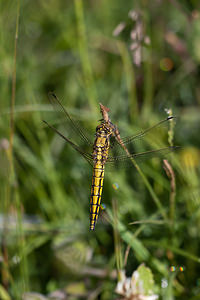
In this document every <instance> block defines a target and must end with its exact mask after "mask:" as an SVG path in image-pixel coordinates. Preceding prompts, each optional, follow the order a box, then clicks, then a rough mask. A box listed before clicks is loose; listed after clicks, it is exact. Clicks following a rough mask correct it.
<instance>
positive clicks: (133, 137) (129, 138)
mask: <svg viewBox="0 0 200 300" xmlns="http://www.w3.org/2000/svg"><path fill="white" fill-rule="evenodd" d="M175 118H176V117H174V116H170V117H167V118H166V119H164V120H161V121H160V122H158V123H156V124H154V125H153V126H151V127H149V128H147V129H145V130H143V131H141V132H139V133H137V134H135V135H130V136H127V137H124V138H123V137H122V138H121V141H122V142H123V144H124V145H126V144H129V143H131V142H135V141H136V140H138V139H141V138H143V137H144V136H146V135H147V134H148V133H152V134H154V132H155V130H156V129H158V128H159V127H161V126H163V125H166V124H168V123H169V121H170V120H172V119H175ZM116 146H119V142H118V141H117V140H116V139H114V138H113V139H112V141H111V148H114V147H116Z"/></svg>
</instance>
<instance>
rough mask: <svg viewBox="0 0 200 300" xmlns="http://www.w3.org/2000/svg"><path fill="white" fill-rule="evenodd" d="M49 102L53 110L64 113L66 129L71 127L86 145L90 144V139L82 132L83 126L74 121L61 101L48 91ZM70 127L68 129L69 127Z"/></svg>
mask: <svg viewBox="0 0 200 300" xmlns="http://www.w3.org/2000/svg"><path fill="white" fill-rule="evenodd" d="M48 97H49V100H50V103H51V104H52V106H53V108H54V110H55V111H56V112H60V113H61V114H63V115H64V117H65V119H66V121H67V122H68V124H69V126H68V128H66V130H68V131H69V130H70V129H72V130H73V132H74V133H75V134H76V135H78V136H79V137H80V138H81V139H82V141H83V142H85V143H86V144H87V145H92V142H91V140H90V139H89V138H88V136H87V134H86V133H85V132H84V130H83V128H81V126H80V125H79V124H78V122H76V121H74V120H73V119H72V117H71V116H70V115H69V113H68V112H67V110H66V108H65V107H64V106H63V105H62V103H61V101H60V100H59V99H58V97H57V96H56V95H55V94H54V93H53V92H50V93H49V94H48ZM69 128H70V129H69Z"/></svg>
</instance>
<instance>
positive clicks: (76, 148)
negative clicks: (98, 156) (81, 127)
mask: <svg viewBox="0 0 200 300" xmlns="http://www.w3.org/2000/svg"><path fill="white" fill-rule="evenodd" d="M43 122H44V123H45V124H46V125H47V126H48V127H49V128H51V129H52V130H54V131H55V132H56V133H57V134H58V135H60V136H61V137H62V138H63V139H64V140H65V141H66V142H67V143H68V144H70V145H71V146H72V147H73V148H74V149H75V150H76V151H77V152H78V153H79V154H81V155H82V156H83V157H84V158H85V159H86V160H87V162H88V163H89V164H90V165H91V166H93V157H92V155H91V154H90V153H87V152H84V151H83V150H82V149H81V148H80V147H78V146H77V145H76V144H74V143H73V142H72V141H70V140H69V139H68V138H67V137H65V136H64V135H63V134H62V133H61V132H59V131H58V130H57V129H56V128H55V127H53V126H52V125H50V124H48V123H47V122H46V121H44V120H43Z"/></svg>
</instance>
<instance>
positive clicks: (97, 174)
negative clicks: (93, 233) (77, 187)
mask: <svg viewBox="0 0 200 300" xmlns="http://www.w3.org/2000/svg"><path fill="white" fill-rule="evenodd" d="M103 180H104V164H102V162H101V161H100V160H99V161H96V163H95V164H94V169H93V176H92V188H91V196H90V230H94V229H95V224H96V221H97V219H98V215H99V209H100V204H101V195H102V189H103Z"/></svg>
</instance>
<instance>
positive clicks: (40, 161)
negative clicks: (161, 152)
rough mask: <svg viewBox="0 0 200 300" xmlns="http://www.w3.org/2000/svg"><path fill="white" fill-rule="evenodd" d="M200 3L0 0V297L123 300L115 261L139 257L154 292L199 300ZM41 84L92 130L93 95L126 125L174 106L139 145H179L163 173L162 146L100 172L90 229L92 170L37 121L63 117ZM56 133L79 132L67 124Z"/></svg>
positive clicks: (129, 263) (95, 116)
mask: <svg viewBox="0 0 200 300" xmlns="http://www.w3.org/2000/svg"><path fill="white" fill-rule="evenodd" d="M199 8H200V3H199V1H198V0H190V1H189V0H187V1H186V0H185V1H184V0H183V1H176V0H171V1H166V0H154V1H147V0H142V1H126V2H124V1H122V0H110V1H105V0H99V1H95V0H90V1H83V0H74V1H61V0H58V1H53V0H49V1H45V0H44V1H37V0H35V1H28V0H24V1H23V0H21V1H20V2H18V1H11V0H6V1H5V0H1V2H0V33H1V34H0V66H1V68H0V91H1V93H0V95H1V96H0V99H1V100H0V180H1V184H0V197H1V199H0V209H1V210H0V234H1V252H0V264H1V275H0V276H1V280H0V282H1V284H0V298H1V299H5V300H6V299H25V300H27V299H28V300H29V299H119V295H117V294H116V293H115V288H116V285H117V281H118V280H119V275H120V273H119V271H120V270H124V271H125V272H126V275H127V276H128V277H130V276H131V274H132V273H133V272H134V270H136V269H137V268H138V266H139V265H140V264H141V263H145V265H146V266H148V267H149V268H150V269H151V271H152V273H153V275H154V280H155V284H154V293H155V294H157V295H160V298H161V299H166V300H171V299H191V300H194V299H200V264H199V263H200V256H199V235H200V209H199V207H200V189H199V185H200V184H199V170H200V165H199V157H200V151H199V146H200V135H199V130H200V123H199V121H200V86H199V82H200V72H199V64H200V12H199ZM16 37H18V38H16ZM15 48H16V49H15ZM15 77H16V78H15ZM15 79H16V80H15ZM49 91H54V92H55V93H56V94H57V95H58V97H59V98H60V99H61V101H62V103H63V105H64V106H65V107H66V108H67V109H68V111H69V112H70V114H71V115H72V116H73V117H74V119H79V120H80V122H81V124H83V126H84V127H85V128H86V129H88V131H89V132H91V133H92V134H91V137H92V139H93V138H94V133H95V128H96V126H97V124H98V120H99V119H100V118H101V115H100V112H99V102H102V103H103V104H104V105H106V106H107V107H109V108H110V116H111V119H112V121H113V122H114V123H115V124H117V125H118V127H119V129H120V132H121V134H122V136H126V135H132V134H136V133H138V132H140V131H141V130H142V129H145V128H147V127H149V126H152V125H153V124H155V123H156V122H158V121H159V120H161V119H163V118H166V117H167V115H168V114H167V111H166V110H171V112H172V114H173V115H175V116H177V119H176V121H174V122H173V123H170V124H169V126H165V128H162V130H158V131H156V133H153V134H152V135H148V136H147V137H146V139H144V142H142V141H139V142H137V143H136V144H135V148H134V150H135V151H138V152H139V151H142V150H143V149H148V150H149V149H156V148H160V147H164V146H169V145H179V146H181V149H180V150H178V151H176V153H173V154H172V155H169V156H167V157H165V158H167V159H168V162H169V164H170V166H171V169H170V170H172V171H171V173H170V171H169V170H168V171H166V170H165V169H164V167H163V161H162V158H161V157H159V158H154V159H152V160H145V162H143V163H141V164H139V166H140V169H139V172H138V170H136V169H135V168H134V166H132V167H131V168H129V169H128V170H127V169H125V168H122V169H116V170H113V172H106V176H105V184H104V189H103V197H102V202H103V203H104V204H105V205H106V209H105V210H104V211H102V212H101V214H100V217H99V220H98V223H97V226H96V230H95V231H94V232H90V231H89V197H90V185H91V178H92V169H91V168H90V166H89V165H88V164H87V162H86V161H85V160H84V159H83V158H82V157H81V156H80V155H79V154H78V153H76V152H75V151H74V150H73V149H71V148H70V147H69V145H66V143H65V141H64V140H62V139H61V138H60V137H59V136H56V135H55V134H54V132H51V131H50V130H49V129H48V128H46V126H45V125H44V124H43V123H42V120H43V119H45V120H47V121H50V122H51V124H53V125H54V126H56V127H57V128H62V126H63V123H64V120H63V119H62V118H59V116H58V114H57V113H56V112H53V109H52V107H51V105H50V104H49V101H48V97H47V94H48V92H49ZM81 126H82V125H81ZM65 134H66V136H70V135H71V138H72V139H73V140H74V141H76V139H77V137H76V136H75V135H73V134H72V132H71V131H70V129H69V131H67V126H66V130H65ZM170 174H172V177H171V175H170ZM135 221H139V222H138V223H137V224H130V223H132V222H135ZM42 295H43V296H42ZM64 295H65V296H66V295H67V296H66V298H62V296H63V297H64ZM53 296H54V298H53ZM42 297H43V298H42ZM124 299H130V298H127V297H126V296H125V295H124ZM131 299H135V298H131ZM147 299H148V298H147Z"/></svg>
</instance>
